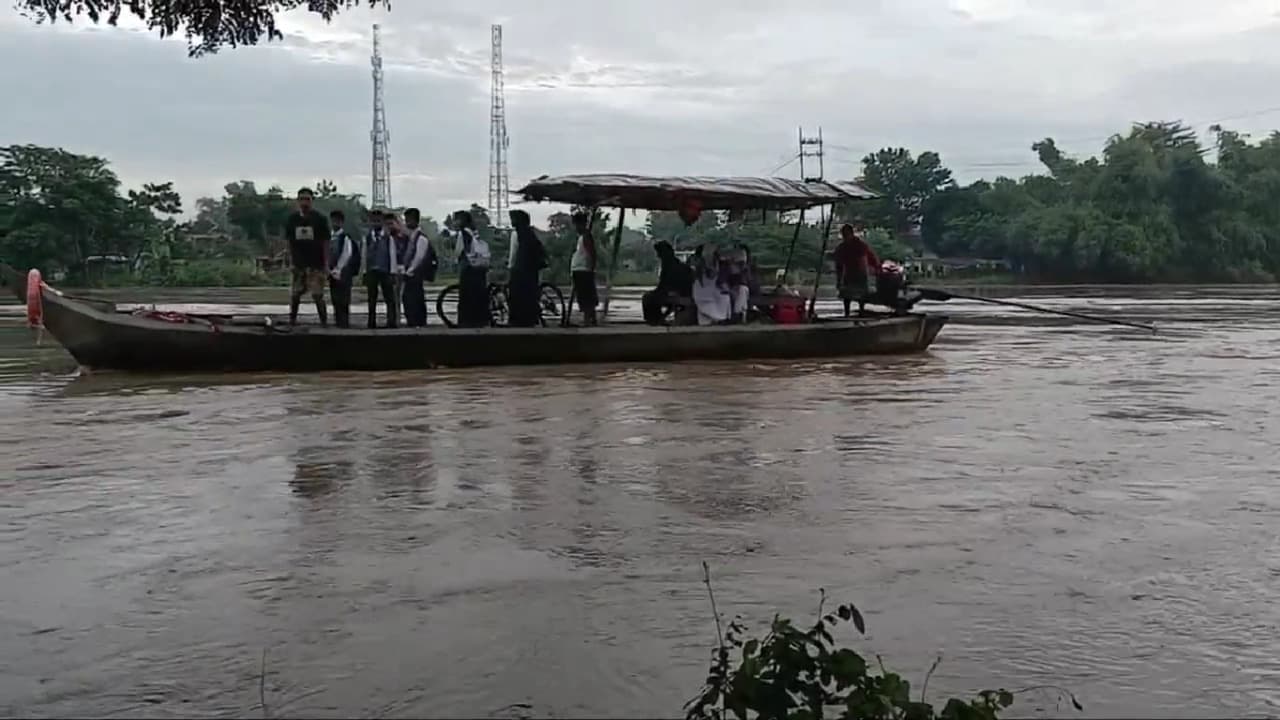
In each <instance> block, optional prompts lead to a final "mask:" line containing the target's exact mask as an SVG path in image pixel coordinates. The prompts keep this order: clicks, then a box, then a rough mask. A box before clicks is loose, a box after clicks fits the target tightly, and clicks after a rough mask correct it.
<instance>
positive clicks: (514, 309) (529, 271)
mask: <svg viewBox="0 0 1280 720" xmlns="http://www.w3.org/2000/svg"><path fill="white" fill-rule="evenodd" d="M509 215H510V217H511V227H512V228H514V232H515V240H516V242H515V247H514V254H513V256H512V260H511V265H510V269H511V277H510V278H508V280H507V302H508V303H509V310H510V314H511V316H510V317H511V320H510V323H511V326H512V327H534V326H536V325H537V324H538V322H539V316H540V315H541V313H540V308H539V304H540V303H539V300H540V297H539V296H540V293H541V290H540V286H541V280H542V279H541V277H540V274H541V272H542V269H543V268H544V267H546V266H547V253H546V249H545V248H543V246H542V241H541V240H539V239H538V233H537V232H536V231H535V230H534V229H533V224H532V223H531V222H530V220H529V213H527V212H525V211H523V210H512V211H511V212H510V213H509Z"/></svg>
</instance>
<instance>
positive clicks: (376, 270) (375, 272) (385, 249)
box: [364, 210, 400, 330]
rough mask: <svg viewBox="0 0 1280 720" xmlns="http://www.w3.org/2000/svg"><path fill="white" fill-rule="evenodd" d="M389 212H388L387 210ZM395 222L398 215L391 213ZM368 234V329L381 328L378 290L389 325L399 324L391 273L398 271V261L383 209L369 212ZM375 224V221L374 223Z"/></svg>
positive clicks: (365, 255)
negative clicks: (369, 225)
mask: <svg viewBox="0 0 1280 720" xmlns="http://www.w3.org/2000/svg"><path fill="white" fill-rule="evenodd" d="M388 214H389V213H388ZM390 219H391V221H392V222H394V221H395V216H394V215H391V216H390ZM369 222H370V224H371V225H372V227H370V228H369V234H368V235H367V236H366V237H365V241H364V242H365V245H364V284H365V289H366V290H367V291H368V293H369V329H370V330H372V329H374V328H376V327H378V293H379V292H381V293H382V301H383V302H384V303H386V306H387V327H389V328H394V327H397V326H398V325H399V324H400V323H399V318H398V313H397V311H396V295H395V287H394V284H393V283H392V276H393V275H394V274H396V273H398V272H399V264H398V263H397V262H396V260H397V258H396V253H395V242H394V241H393V240H392V238H391V234H390V233H389V232H388V231H387V227H386V221H385V219H384V218H383V214H382V212H381V211H377V210H375V211H374V212H372V213H369ZM374 223H376V224H374Z"/></svg>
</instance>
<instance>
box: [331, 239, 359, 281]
mask: <svg viewBox="0 0 1280 720" xmlns="http://www.w3.org/2000/svg"><path fill="white" fill-rule="evenodd" d="M333 234H334V235H337V236H338V237H340V238H342V250H341V251H340V252H339V253H338V262H336V263H334V266H333V271H332V272H330V273H329V274H330V275H332V276H334V277H335V278H338V277H341V276H342V269H343V268H345V267H346V266H347V263H348V262H350V260H351V246H353V245H355V241H354V240H352V239H351V236H350V235H348V234H347V231H346V230H344V229H342V228H338V229H337V230H334V231H333Z"/></svg>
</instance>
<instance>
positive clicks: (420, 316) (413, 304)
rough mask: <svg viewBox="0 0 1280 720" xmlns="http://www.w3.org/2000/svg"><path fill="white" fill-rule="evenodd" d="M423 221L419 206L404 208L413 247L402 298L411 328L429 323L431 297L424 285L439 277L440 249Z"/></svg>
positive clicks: (408, 251) (408, 256)
mask: <svg viewBox="0 0 1280 720" xmlns="http://www.w3.org/2000/svg"><path fill="white" fill-rule="evenodd" d="M420 220H421V213H420V212H419V211H418V208H409V209H408V210H405V211H404V224H405V225H406V226H407V227H408V239H409V246H408V250H407V257H406V259H405V263H404V289H403V290H401V295H400V297H401V301H402V304H403V305H404V322H405V324H406V325H408V326H409V327H425V326H426V324H427V298H426V295H425V294H424V292H423V287H422V284H423V283H424V282H430V281H432V280H435V279H436V265H437V262H436V252H435V250H434V249H432V247H431V241H430V240H428V239H427V234H426V233H425V232H423V231H422V228H421V227H419V222H420Z"/></svg>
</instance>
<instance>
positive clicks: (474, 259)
mask: <svg viewBox="0 0 1280 720" xmlns="http://www.w3.org/2000/svg"><path fill="white" fill-rule="evenodd" d="M453 236H454V237H455V238H457V243H456V244H455V245H454V248H453V255H454V257H458V258H463V259H465V260H466V261H467V264H468V265H470V266H471V267H477V268H487V267H489V243H486V242H485V241H483V240H481V239H480V236H479V235H476V232H475V231H474V230H472V229H470V228H463V229H462V230H458V231H455V232H454V233H453ZM468 237H470V239H471V240H470V242H471V251H470V252H467V238H468Z"/></svg>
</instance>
